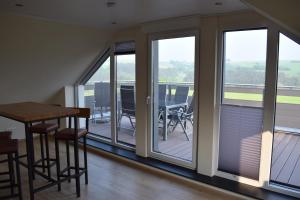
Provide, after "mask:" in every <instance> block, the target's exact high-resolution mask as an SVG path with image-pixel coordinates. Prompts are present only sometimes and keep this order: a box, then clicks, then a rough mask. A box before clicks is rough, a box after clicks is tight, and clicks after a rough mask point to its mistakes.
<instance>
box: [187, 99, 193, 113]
mask: <svg viewBox="0 0 300 200" xmlns="http://www.w3.org/2000/svg"><path fill="white" fill-rule="evenodd" d="M193 112H194V95H193V96H192V101H191V103H190V104H189V107H188V110H187V111H186V114H188V115H190V114H193Z"/></svg>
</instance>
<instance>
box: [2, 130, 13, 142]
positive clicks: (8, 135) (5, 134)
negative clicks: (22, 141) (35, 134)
mask: <svg viewBox="0 0 300 200" xmlns="http://www.w3.org/2000/svg"><path fill="white" fill-rule="evenodd" d="M9 139H11V132H10V131H3V132H0V141H2V140H9Z"/></svg>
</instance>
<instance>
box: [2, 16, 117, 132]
mask: <svg viewBox="0 0 300 200" xmlns="http://www.w3.org/2000/svg"><path fill="white" fill-rule="evenodd" d="M0 27H1V31H0V81H1V84H0V92H1V98H0V104H3V103H12V102H21V101H37V102H51V103H62V102H61V99H62V98H61V96H62V92H63V90H64V89H63V88H64V86H65V85H73V84H74V83H75V82H76V80H77V79H78V78H79V77H80V75H81V74H82V73H83V72H84V71H85V70H86V68H88V67H89V66H90V65H91V63H93V61H94V60H95V59H96V57H97V56H98V55H99V54H100V52H101V51H103V49H104V48H105V47H106V45H107V44H108V43H109V40H110V37H111V33H110V32H108V31H101V30H98V29H92V28H86V27H80V26H74V25H66V24H61V23H55V22H49V21H45V20H39V19H34V18H30V17H23V16H13V15H2V14H1V15H0ZM6 129H13V131H14V136H15V137H17V138H22V137H23V136H24V130H23V126H22V124H18V123H14V122H12V121H7V120H4V119H3V118H1V119H0V130H6Z"/></svg>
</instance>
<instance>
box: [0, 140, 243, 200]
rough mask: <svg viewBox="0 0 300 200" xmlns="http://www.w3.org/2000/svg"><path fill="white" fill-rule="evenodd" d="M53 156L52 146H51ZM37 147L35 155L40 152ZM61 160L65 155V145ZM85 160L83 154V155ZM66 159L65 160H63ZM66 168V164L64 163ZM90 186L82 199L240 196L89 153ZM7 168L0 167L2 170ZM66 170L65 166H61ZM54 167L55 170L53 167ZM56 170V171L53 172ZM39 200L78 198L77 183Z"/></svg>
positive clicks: (191, 199)
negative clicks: (76, 192) (76, 193)
mask: <svg viewBox="0 0 300 200" xmlns="http://www.w3.org/2000/svg"><path fill="white" fill-rule="evenodd" d="M20 146H21V147H20V150H21V152H24V143H21V144H20ZM50 147H51V154H52V156H54V152H53V148H54V147H53V143H51V145H50ZM38 149H39V147H38V145H36V152H38ZM60 149H61V155H62V157H63V156H64V154H65V151H63V150H64V148H63V146H62V147H61V148H60ZM80 155H81V158H82V152H81V154H80ZM62 160H65V159H62ZM62 164H63V165H65V163H62ZM88 166H89V181H90V182H89V185H85V184H84V181H83V178H84V177H82V179H81V180H82V181H81V198H78V199H80V200H88V199H90V200H118V199H122V200H152V199H153V200H158V199H159V200H160V199H161V200H207V199H212V200H221V199H224V200H234V199H238V198H237V197H234V196H230V195H228V194H225V193H221V192H219V191H216V190H213V189H208V188H206V187H202V186H198V185H194V184H192V183H188V182H186V181H182V180H179V179H177V178H173V177H169V176H167V175H164V174H160V173H158V172H154V171H150V170H149V169H146V168H143V167H138V166H137V165H135V164H130V163H124V162H123V161H120V160H118V159H113V158H111V157H108V156H106V155H101V154H98V155H96V154H93V153H89V154H88ZM5 167H6V165H5V166H4V165H0V171H1V170H3V168H5ZM62 167H63V166H62ZM54 168H55V167H54ZM53 171H55V170H53ZM21 174H22V185H23V197H24V199H29V197H28V184H27V180H28V178H27V170H26V168H24V167H21ZM36 181H37V182H36V183H35V185H42V184H44V183H45V182H44V180H42V179H40V178H39V177H38V176H37V180H36ZM1 194H5V191H1ZM36 199H37V200H56V199H62V200H68V199H77V198H76V195H75V182H74V181H72V182H71V183H63V184H62V191H61V192H57V190H56V187H53V188H50V189H48V190H46V191H42V192H40V193H37V194H36Z"/></svg>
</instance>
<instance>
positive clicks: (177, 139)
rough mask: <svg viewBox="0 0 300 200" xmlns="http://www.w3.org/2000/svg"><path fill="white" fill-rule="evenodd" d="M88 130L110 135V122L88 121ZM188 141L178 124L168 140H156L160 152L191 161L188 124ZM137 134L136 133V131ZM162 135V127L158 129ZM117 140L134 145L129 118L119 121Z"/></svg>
mask: <svg viewBox="0 0 300 200" xmlns="http://www.w3.org/2000/svg"><path fill="white" fill-rule="evenodd" d="M90 132H91V133H94V134H96V135H100V136H104V137H108V138H110V137H111V129H110V122H106V123H101V122H97V123H94V122H90ZM188 133H190V135H189V139H190V140H189V141H187V139H186V137H185V135H184V133H183V131H182V129H181V127H180V126H178V127H177V128H176V129H175V131H174V132H173V133H169V135H168V140H167V141H163V139H162V137H160V139H159V141H158V150H159V152H160V153H162V154H166V155H169V156H173V157H177V158H180V159H184V160H187V161H192V144H193V138H192V126H191V125H190V124H188ZM137 134H138V133H137ZM160 135H162V129H160ZM118 141H120V142H124V143H127V144H131V145H135V136H134V134H133V129H132V127H131V125H130V123H129V120H128V119H127V118H126V117H124V118H123V119H122V121H121V129H120V130H119V132H118Z"/></svg>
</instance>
